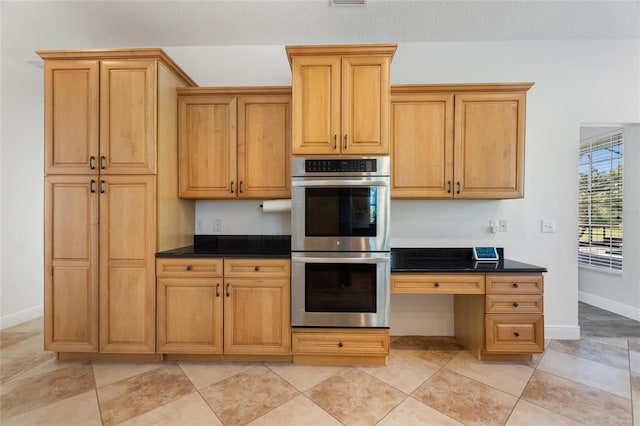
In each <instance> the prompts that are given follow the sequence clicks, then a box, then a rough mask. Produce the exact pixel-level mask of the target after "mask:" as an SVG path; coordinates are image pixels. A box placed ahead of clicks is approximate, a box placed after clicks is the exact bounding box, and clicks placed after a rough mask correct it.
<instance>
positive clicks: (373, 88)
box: [339, 56, 391, 155]
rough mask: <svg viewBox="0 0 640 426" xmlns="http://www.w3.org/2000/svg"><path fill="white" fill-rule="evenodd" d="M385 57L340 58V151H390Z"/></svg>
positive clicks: (387, 73) (387, 70) (386, 60)
mask: <svg viewBox="0 0 640 426" xmlns="http://www.w3.org/2000/svg"><path fill="white" fill-rule="evenodd" d="M390 61H391V59H390V58H389V57H388V56H344V57H343V58H342V103H341V105H342V109H341V111H342V114H341V121H342V134H341V140H340V141H339V142H340V144H341V151H342V153H343V154H362V155H364V154H367V155H368V154H377V155H388V154H389V107H390V105H389V99H390V86H389V64H390Z"/></svg>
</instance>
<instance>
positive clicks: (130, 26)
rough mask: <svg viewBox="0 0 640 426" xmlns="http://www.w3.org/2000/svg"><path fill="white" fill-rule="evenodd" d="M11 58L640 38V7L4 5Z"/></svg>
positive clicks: (532, 0)
mask: <svg viewBox="0 0 640 426" xmlns="http://www.w3.org/2000/svg"><path fill="white" fill-rule="evenodd" d="M0 13H1V15H2V16H1V25H2V40H1V41H2V52H3V55H6V56H8V57H12V58H15V59H17V60H20V61H22V60H25V61H33V60H36V59H37V56H36V55H35V54H34V53H33V51H34V50H36V49H78V48H101V47H150V46H154V47H156V46H157V47H169V46H213V45H265V44H270V45H285V44H332V43H336V44H338V43H375V42H396V43H403V42H405V43H407V42H446V41H488V40H554V39H560V40H564V39H624V38H626V39H640V0H622V1H611V0H609V1H576V0H572V1H539V0H529V1H527V0H500V1H484V0H472V1H458V0H444V1H436V0H422V1H405V0H367V3H366V5H365V6H364V7H363V6H342V7H336V6H330V5H329V0H289V1H274V0H258V1H244V0H235V1H228V0H227V1H223V0H209V1H193V0H178V1H173V0H161V1H144V0H142V1H101V0H84V1H60V0H49V1H25V0H1V3H0Z"/></svg>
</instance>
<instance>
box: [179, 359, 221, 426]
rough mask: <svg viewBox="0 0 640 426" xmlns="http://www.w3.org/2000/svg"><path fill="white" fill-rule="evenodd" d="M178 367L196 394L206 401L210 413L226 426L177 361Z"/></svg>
mask: <svg viewBox="0 0 640 426" xmlns="http://www.w3.org/2000/svg"><path fill="white" fill-rule="evenodd" d="M176 365H177V366H178V368H180V371H182V374H184V375H185V377H186V378H187V379H188V380H189V383H191V386H193V389H195V391H196V393H197V394H198V396H200V398H201V399H202V401H204V403H205V404H206V405H207V408H208V409H209V411H211V413H212V414H213V415H214V416H215V417H216V419H218V421H219V422H220V424H221V425H223V426H224V422H223V421H222V419H221V418H220V416H218V413H216V412H215V410H214V409H213V407H211V406H210V405H209V402H207V400H206V398H205V397H204V396H202V393H201V392H200V389H198V387H197V386H196V385H195V383H193V382H192V381H191V377H189V375H188V374H187V372H186V371H184V369H183V368H182V365H180V362H179V361H176ZM219 381H221V380H218V382H219ZM218 382H214V383H218ZM214 383H211V384H210V385H207V386H206V387H208V386H211V385H213V384H214Z"/></svg>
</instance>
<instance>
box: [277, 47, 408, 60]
mask: <svg viewBox="0 0 640 426" xmlns="http://www.w3.org/2000/svg"><path fill="white" fill-rule="evenodd" d="M397 48H398V45H397V44H396V43H378V44H329V45H308V46H285V50H286V51H287V57H288V58H289V65H291V58H292V57H293V56H355V55H367V56H389V60H390V61H391V60H392V59H393V55H394V54H395V52H396V49H397Z"/></svg>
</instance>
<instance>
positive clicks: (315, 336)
mask: <svg viewBox="0 0 640 426" xmlns="http://www.w3.org/2000/svg"><path fill="white" fill-rule="evenodd" d="M291 343H292V353H293V354H295V355H388V354H389V331H388V330H383V331H382V332H378V333H358V332H332V331H323V332H318V333H313V332H309V333H305V332H295V331H294V332H293V334H292V340H291Z"/></svg>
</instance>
